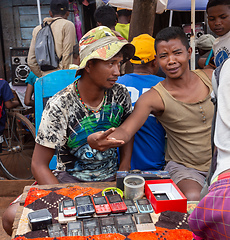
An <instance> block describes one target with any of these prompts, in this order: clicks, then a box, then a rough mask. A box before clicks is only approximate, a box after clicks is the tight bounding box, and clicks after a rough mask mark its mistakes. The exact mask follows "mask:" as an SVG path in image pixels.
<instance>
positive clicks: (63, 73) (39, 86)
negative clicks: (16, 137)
mask: <svg viewBox="0 0 230 240" xmlns="http://www.w3.org/2000/svg"><path fill="white" fill-rule="evenodd" d="M75 74H76V70H74V69H68V70H58V71H55V72H52V73H49V74H47V75H45V76H44V77H41V78H38V79H37V80H36V82H35V84H34V92H35V128H36V134H37V132H38V128H39V125H40V122H41V117H42V112H43V109H44V107H45V104H46V102H47V100H48V99H49V98H50V97H52V96H53V95H54V94H56V93H57V92H59V91H61V90H62V89H64V88H65V87H67V86H68V85H69V84H71V83H73V82H74V80H75ZM56 165H57V158H56V156H54V157H53V158H52V160H51V161H50V164H49V167H50V169H51V170H53V169H56Z"/></svg>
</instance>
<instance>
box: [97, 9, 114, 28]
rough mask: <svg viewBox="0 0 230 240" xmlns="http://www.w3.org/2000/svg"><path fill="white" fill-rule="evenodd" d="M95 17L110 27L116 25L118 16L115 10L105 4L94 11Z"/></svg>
mask: <svg viewBox="0 0 230 240" xmlns="http://www.w3.org/2000/svg"><path fill="white" fill-rule="evenodd" d="M94 19H95V21H96V22H99V23H101V24H102V25H103V26H106V27H108V28H111V27H115V25H116V21H117V16H116V12H115V10H114V9H113V8H112V7H110V6H109V5H103V6H100V7H98V8H97V9H96V11H95V12H94Z"/></svg>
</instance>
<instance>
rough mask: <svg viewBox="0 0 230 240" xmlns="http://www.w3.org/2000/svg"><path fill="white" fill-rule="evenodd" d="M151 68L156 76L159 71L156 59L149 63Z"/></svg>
mask: <svg viewBox="0 0 230 240" xmlns="http://www.w3.org/2000/svg"><path fill="white" fill-rule="evenodd" d="M151 67H152V69H153V74H154V75H156V74H157V72H158V70H159V63H158V61H157V60H156V58H155V59H153V60H152V61H151Z"/></svg>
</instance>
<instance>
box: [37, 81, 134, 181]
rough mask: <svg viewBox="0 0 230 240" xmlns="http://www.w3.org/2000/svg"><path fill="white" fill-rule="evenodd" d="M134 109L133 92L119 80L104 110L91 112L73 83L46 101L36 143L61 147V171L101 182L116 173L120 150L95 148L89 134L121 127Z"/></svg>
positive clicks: (107, 97) (111, 90)
mask: <svg viewBox="0 0 230 240" xmlns="http://www.w3.org/2000/svg"><path fill="white" fill-rule="evenodd" d="M131 111H132V105H131V100H130V95H129V92H128V90H127V89H126V87H124V86H123V85H120V84H118V83H116V84H115V85H114V86H113V87H112V88H111V89H108V90H107V91H106V97H105V102H104V104H103V107H102V109H101V110H100V111H99V112H98V113H92V112H91V111H88V110H87V109H86V108H85V107H84V106H83V104H82V103H81V101H80V100H79V98H78V96H77V94H76V91H75V85H74V83H73V84H70V85H69V86H68V87H67V88H65V89H63V90H62V91H60V92H58V93H57V94H56V95H54V96H53V97H52V98H51V99H50V100H49V101H48V102H47V104H46V107H45V109H44V111H43V115H42V120H41V124H40V127H39V130H38V134H37V137H36V142H37V143H39V144H40V145H42V146H45V147H49V148H58V149H59V152H60V154H59V157H58V160H57V161H58V163H57V168H58V169H59V170H65V171H67V172H68V173H69V174H71V175H72V176H75V177H76V178H78V179H79V180H82V181H101V180H104V179H107V178H109V177H112V176H114V174H115V173H116V171H117V169H118V166H117V150H116V148H111V149H108V150H107V151H104V152H100V151H98V150H95V149H92V148H91V147H90V146H89V145H88V143H87V137H88V136H89V135H90V134H91V133H94V132H97V131H105V130H107V129H109V128H111V127H118V126H119V125H120V124H121V123H122V122H123V121H124V120H125V119H126V118H127V117H128V116H129V114H130V113H131Z"/></svg>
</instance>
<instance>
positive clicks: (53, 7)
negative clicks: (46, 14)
mask: <svg viewBox="0 0 230 240" xmlns="http://www.w3.org/2000/svg"><path fill="white" fill-rule="evenodd" d="M50 11H51V12H52V13H53V15H54V16H55V15H60V16H64V15H65V14H66V12H67V11H69V1H68V0H51V2H50Z"/></svg>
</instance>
